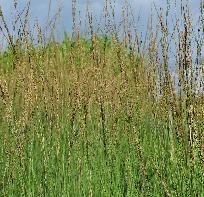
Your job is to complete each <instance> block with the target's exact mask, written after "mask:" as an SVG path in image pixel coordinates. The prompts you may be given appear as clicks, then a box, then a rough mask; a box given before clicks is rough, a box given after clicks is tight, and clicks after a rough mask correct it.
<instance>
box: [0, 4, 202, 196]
mask: <svg viewBox="0 0 204 197" xmlns="http://www.w3.org/2000/svg"><path fill="white" fill-rule="evenodd" d="M180 3H181V4H178V5H179V6H181V8H182V9H181V13H180V15H179V16H177V17H175V18H174V20H173V22H174V23H173V22H172V23H173V25H172V23H171V24H170V25H171V26H173V27H174V28H173V29H172V30H171V29H168V28H169V26H168V25H169V22H168V21H169V18H168V15H170V14H169V12H168V10H169V9H170V8H169V7H168V6H169V4H168V1H167V10H166V12H165V10H163V9H157V8H156V7H155V11H156V16H153V15H152V16H151V17H150V19H152V20H153V19H154V17H156V19H157V21H158V24H156V28H155V27H153V25H154V24H152V20H150V22H149V25H148V30H147V34H146V36H145V40H143V37H140V36H139V32H138V30H137V28H136V27H135V26H133V23H132V21H133V18H132V17H133V15H132V12H131V9H130V7H129V4H128V3H126V4H125V5H124V7H123V11H124V12H123V18H124V20H123V23H124V24H123V27H124V28H123V31H122V32H123V34H122V35H123V36H121V35H119V34H118V29H117V27H116V26H115V24H116V22H115V19H114V10H113V7H114V6H113V2H111V1H110V2H108V1H106V2H105V6H104V8H106V9H104V10H105V11H104V21H105V22H106V21H108V22H107V24H108V25H107V26H105V27H104V32H105V33H104V32H103V33H101V32H98V31H95V30H94V27H93V26H94V25H95V24H94V21H93V20H92V15H91V11H89V10H87V21H88V23H87V26H88V27H89V31H88V32H87V33H88V36H87V37H86V36H85V34H83V35H82V34H81V33H80V31H79V28H78V27H77V26H78V25H77V24H78V23H77V16H76V2H75V1H73V10H72V11H73V36H72V37H69V36H67V35H66V34H65V37H64V40H63V42H62V43H58V42H56V41H55V39H54V34H53V32H51V34H50V35H51V36H50V37H49V39H45V35H43V33H42V31H41V28H40V27H39V26H38V25H36V27H37V28H36V32H30V30H29V24H28V23H29V19H28V16H29V14H28V13H29V4H28V5H27V7H26V8H25V9H24V12H22V13H21V15H18V16H19V17H18V18H17V19H18V20H16V23H15V25H16V26H17V27H19V29H18V34H17V36H16V34H15V35H12V33H11V31H10V29H9V26H8V25H7V23H6V19H5V18H4V15H3V13H2V12H0V18H1V23H0V30H1V32H4V36H5V38H7V40H8V45H7V48H6V49H4V50H2V51H1V54H0V196H204V176H203V172H204V133H203V131H204V130H203V129H204V124H203V123H204V100H203V74H202V73H203V66H204V65H203V60H202V55H203V54H202V50H203V39H204V36H203V34H204V29H203V25H204V24H203V21H204V10H203V9H204V5H203V2H202V1H201V3H200V15H199V17H198V21H197V23H196V24H197V26H196V29H194V28H193V25H192V23H191V14H190V9H189V6H188V2H180ZM178 5H175V6H178ZM14 7H15V8H16V6H14ZM17 13H20V12H17ZM164 13H165V14H164ZM18 22H19V23H18ZM19 24H20V25H19ZM79 24H80V23H79ZM13 29H15V28H13ZM101 29H103V27H101ZM16 31H17V30H16ZM52 31H53V29H52ZM14 33H15V32H14ZM35 35H36V36H37V41H34V36H35ZM132 35H134V36H132ZM195 43H196V44H195ZM171 47H172V50H173V51H176V53H175V55H174V56H173V58H174V61H173V63H172V61H171V62H170V51H171V49H170V48H171ZM195 49H196V54H195V55H194V50H195Z"/></svg>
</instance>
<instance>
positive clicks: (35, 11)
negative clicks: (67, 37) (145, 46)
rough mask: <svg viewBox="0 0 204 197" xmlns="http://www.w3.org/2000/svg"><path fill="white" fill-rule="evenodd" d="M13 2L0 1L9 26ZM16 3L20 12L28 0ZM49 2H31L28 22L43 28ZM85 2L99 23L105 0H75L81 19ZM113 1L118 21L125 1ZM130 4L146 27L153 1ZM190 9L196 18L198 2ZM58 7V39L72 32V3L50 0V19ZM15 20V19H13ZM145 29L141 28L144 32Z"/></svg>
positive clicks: (160, 2)
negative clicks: (59, 13) (36, 22)
mask: <svg viewBox="0 0 204 197" xmlns="http://www.w3.org/2000/svg"><path fill="white" fill-rule="evenodd" d="M14 1H15V0H0V6H1V7H2V10H3V13H4V15H5V18H6V20H7V23H8V24H9V25H11V24H10V21H12V19H11V18H12V16H13V13H12V12H13V4H14V3H13V2H14ZM17 1H18V10H22V8H23V7H24V6H25V5H26V3H27V2H28V0H17ZM49 1H50V0H31V13H30V22H31V24H33V21H35V20H38V21H39V22H40V24H41V26H42V27H44V26H45V24H46V21H47V17H48V7H49ZM87 1H88V3H89V6H91V8H92V11H93V15H94V16H95V18H94V21H95V22H96V23H99V22H100V20H99V18H100V14H99V13H102V10H103V7H104V1H105V0H77V5H78V11H79V10H80V12H81V15H82V19H83V18H84V17H85V15H84V13H85V9H86V4H87ZM112 1H115V8H116V19H117V20H120V15H121V7H122V5H123V4H124V2H125V1H126V0H112ZM166 1H167V0H154V3H155V4H156V6H158V7H160V6H162V7H165V4H166ZM175 1H176V2H178V1H179V0H170V2H175ZM129 2H130V3H131V6H132V9H133V10H134V15H135V17H136V16H138V15H140V16H141V21H140V25H141V26H145V27H146V23H147V18H148V16H149V14H150V10H151V6H152V5H153V4H152V3H153V0H129ZM190 2H191V7H192V11H193V16H196V13H197V12H198V8H199V6H198V5H199V2H200V0H190ZM58 5H60V6H61V8H62V12H61V17H60V21H59V22H58V27H57V31H58V36H59V37H60V35H61V34H63V33H64V31H66V32H69V33H70V32H71V30H72V17H71V12H72V3H71V0H52V1H51V14H50V17H52V16H54V14H55V13H56V12H57V9H58V7H59V6H58ZM14 18H15V17H14ZM144 29H145V28H143V30H144Z"/></svg>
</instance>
